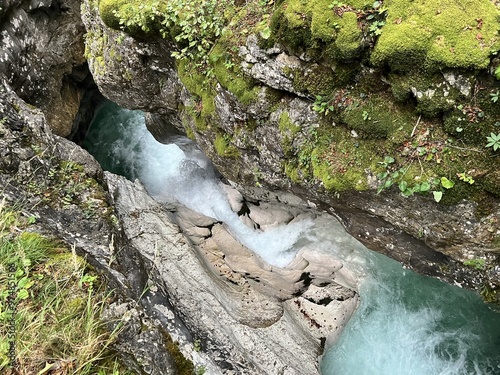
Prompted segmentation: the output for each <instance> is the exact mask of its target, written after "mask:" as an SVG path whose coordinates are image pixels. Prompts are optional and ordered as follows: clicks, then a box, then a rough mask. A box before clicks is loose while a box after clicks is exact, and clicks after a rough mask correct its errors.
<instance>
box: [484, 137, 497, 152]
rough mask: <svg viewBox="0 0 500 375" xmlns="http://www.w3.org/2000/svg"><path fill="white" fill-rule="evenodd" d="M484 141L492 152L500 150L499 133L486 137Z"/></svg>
mask: <svg viewBox="0 0 500 375" xmlns="http://www.w3.org/2000/svg"><path fill="white" fill-rule="evenodd" d="M486 140H487V141H488V143H487V144H486V147H491V148H493V151H496V150H498V149H499V148H500V133H498V134H495V133H491V134H490V136H489V137H486Z"/></svg>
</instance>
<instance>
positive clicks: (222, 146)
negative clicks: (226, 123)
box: [214, 134, 239, 158]
mask: <svg viewBox="0 0 500 375" xmlns="http://www.w3.org/2000/svg"><path fill="white" fill-rule="evenodd" d="M214 148H215V152H216V153H217V155H219V156H222V157H227V158H235V157H238V156H239V151H238V149H237V148H236V147H234V146H233V145H231V140H230V137H229V135H228V134H217V135H216V136H215V140H214Z"/></svg>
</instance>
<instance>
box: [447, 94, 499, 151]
mask: <svg viewBox="0 0 500 375" xmlns="http://www.w3.org/2000/svg"><path fill="white" fill-rule="evenodd" d="M491 93H492V91H490V90H486V89H483V90H479V91H478V92H477V93H476V94H475V96H474V97H473V98H472V99H470V100H469V101H468V102H466V101H461V102H460V105H457V106H455V107H454V108H453V110H451V111H449V112H448V113H446V115H445V116H444V124H443V128H444V130H445V131H446V132H447V133H448V134H449V135H451V136H453V137H454V138H457V139H460V140H461V141H463V142H464V143H466V144H470V145H476V146H479V147H484V145H485V144H486V143H487V141H486V137H488V136H489V135H490V133H492V132H493V133H495V134H496V133H498V132H500V128H499V124H500V105H499V103H494V102H493V101H492V100H491V96H490V94H491Z"/></svg>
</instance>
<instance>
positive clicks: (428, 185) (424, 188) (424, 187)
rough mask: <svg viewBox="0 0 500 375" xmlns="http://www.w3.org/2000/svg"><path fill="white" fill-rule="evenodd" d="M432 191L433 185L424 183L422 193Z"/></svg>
mask: <svg viewBox="0 0 500 375" xmlns="http://www.w3.org/2000/svg"><path fill="white" fill-rule="evenodd" d="M430 189H431V184H429V183H428V182H422V185H420V191H422V192H425V191H429V190H430Z"/></svg>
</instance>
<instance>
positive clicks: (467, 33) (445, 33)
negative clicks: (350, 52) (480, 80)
mask: <svg viewBox="0 0 500 375" xmlns="http://www.w3.org/2000/svg"><path fill="white" fill-rule="evenodd" d="M384 6H385V7H386V8H387V14H388V15H387V22H386V25H385V26H384V28H383V32H382V34H381V36H380V38H379V40H378V42H377V44H376V46H375V48H374V51H373V53H372V56H371V61H372V63H373V64H375V65H378V66H381V65H383V64H388V65H389V66H390V68H391V69H392V70H393V71H397V72H407V71H410V70H413V69H421V68H424V69H426V70H431V71H435V70H438V69H439V68H441V67H455V68H459V67H460V68H471V69H483V68H486V67H487V66H488V64H489V62H490V60H489V58H490V54H491V52H492V50H496V49H498V44H497V43H498V12H497V9H496V7H495V5H494V4H493V2H491V1H488V0H471V1H463V0H460V1H456V0H440V1H433V0H418V1H410V0H388V1H386V2H384Z"/></svg>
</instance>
